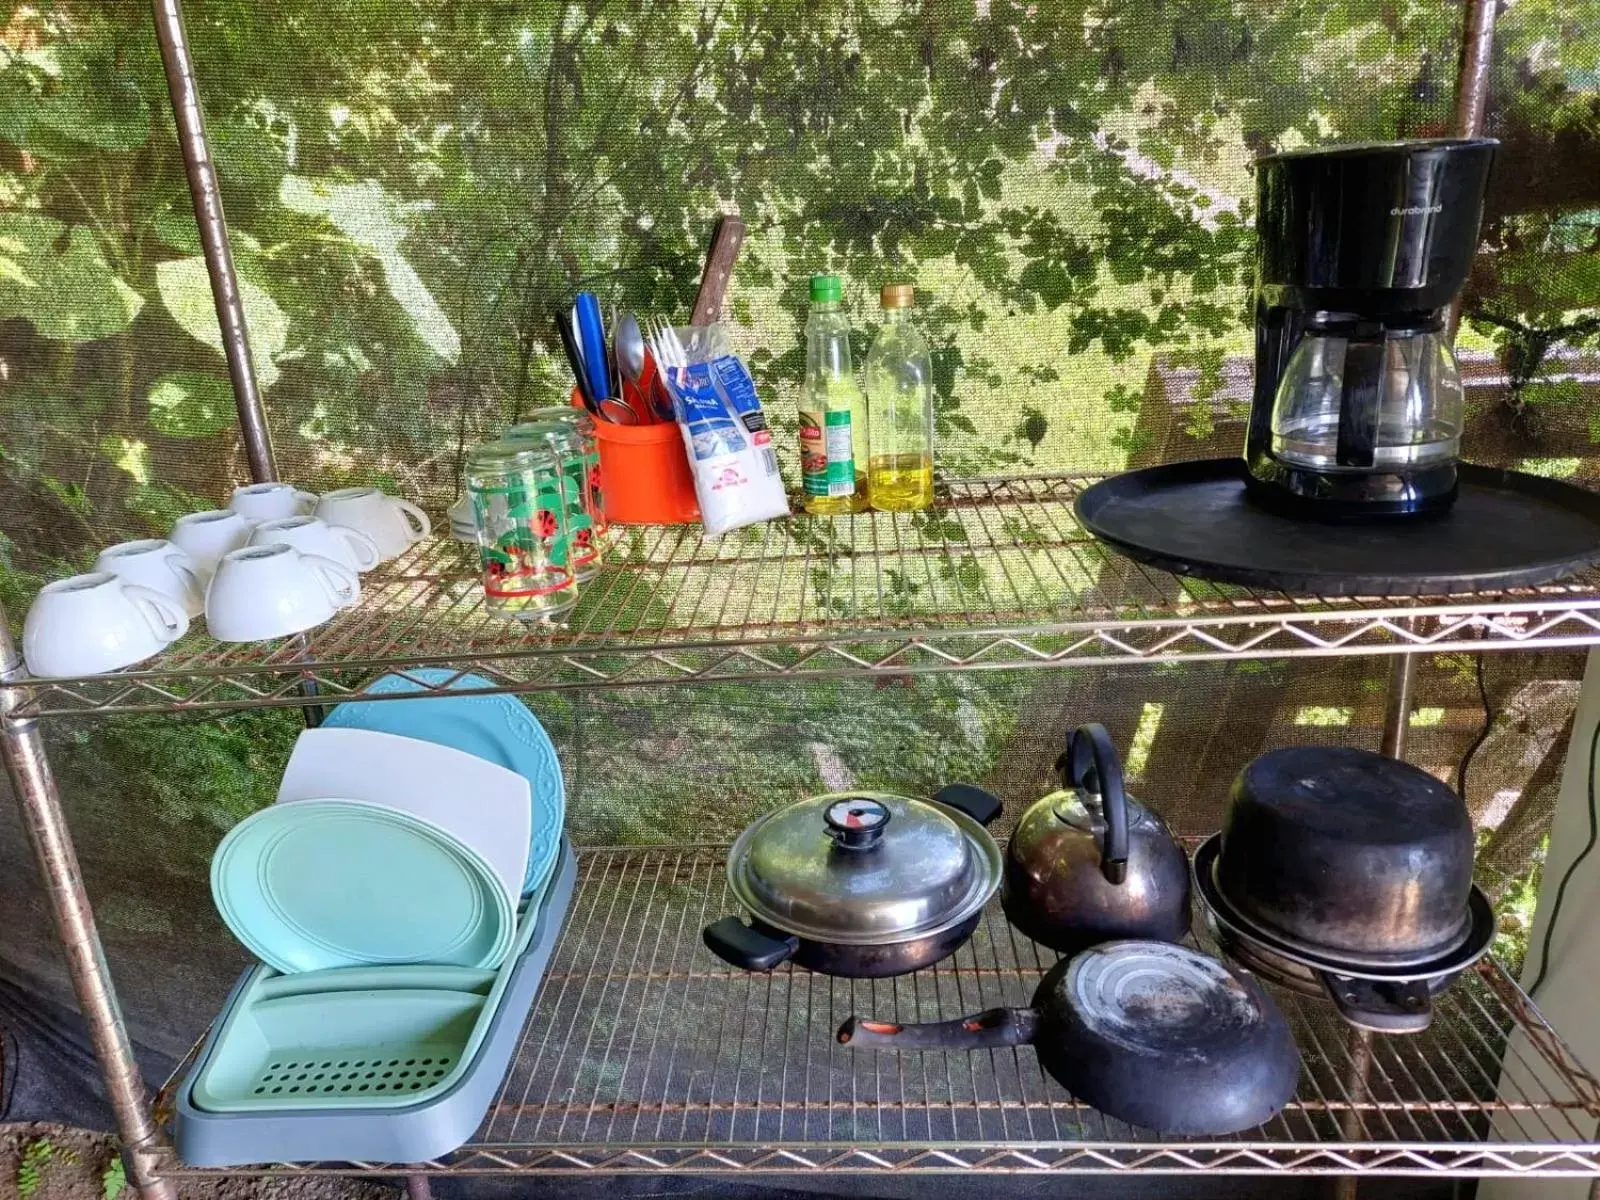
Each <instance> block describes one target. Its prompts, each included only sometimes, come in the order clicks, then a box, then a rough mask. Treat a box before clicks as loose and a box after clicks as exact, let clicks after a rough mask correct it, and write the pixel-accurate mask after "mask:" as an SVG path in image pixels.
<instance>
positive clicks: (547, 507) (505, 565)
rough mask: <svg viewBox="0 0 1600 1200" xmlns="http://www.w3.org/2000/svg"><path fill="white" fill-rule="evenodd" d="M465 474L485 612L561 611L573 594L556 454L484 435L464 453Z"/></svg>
mask: <svg viewBox="0 0 1600 1200" xmlns="http://www.w3.org/2000/svg"><path fill="white" fill-rule="evenodd" d="M465 475H466V482H467V497H468V499H469V501H470V503H471V507H472V523H473V527H474V530H475V532H476V534H477V541H478V562H479V564H480V566H481V568H482V571H483V595H484V603H485V605H486V606H487V607H488V609H489V611H490V612H492V613H494V614H496V615H497V616H502V617H509V618H512V619H514V620H518V621H550V620H555V619H557V618H559V617H561V616H562V615H563V614H564V613H566V612H567V611H568V610H569V609H571V608H572V606H573V605H574V604H576V603H577V601H578V576H577V571H576V569H575V567H574V565H573V562H572V530H571V528H570V526H569V524H568V520H567V516H568V513H569V512H570V511H571V509H572V506H573V503H574V500H572V499H569V487H568V476H567V472H566V470H565V464H564V462H563V460H562V456H561V455H560V454H558V453H557V452H556V450H555V449H554V448H553V447H551V446H550V445H549V444H547V443H544V442H532V441H509V440H502V441H498V442H487V443H485V444H484V445H481V446H475V447H473V449H472V451H471V452H470V453H469V454H468V455H467V465H466V470H465Z"/></svg>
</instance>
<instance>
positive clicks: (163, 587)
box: [94, 538, 206, 618]
mask: <svg viewBox="0 0 1600 1200" xmlns="http://www.w3.org/2000/svg"><path fill="white" fill-rule="evenodd" d="M94 569H95V570H96V571H109V572H110V573H111V574H113V575H115V576H117V577H118V578H119V579H124V580H126V581H127V582H129V583H136V584H138V585H139V586H140V587H147V588H149V589H150V590H151V591H152V592H160V593H161V594H162V595H163V596H165V597H167V599H169V600H171V601H173V602H174V603H175V604H177V605H178V606H179V607H181V608H182V609H183V612H184V615H185V616H187V617H190V618H193V617H198V616H199V615H200V614H201V613H203V612H204V611H205V609H206V585H205V581H204V580H202V579H201V578H200V571H199V568H197V567H196V566H195V562H194V559H192V558H190V557H189V556H188V555H187V554H185V553H184V552H183V551H182V550H180V549H178V547H176V546H174V545H173V544H172V543H171V542H169V541H167V540H165V539H164V538H143V539H141V540H139V541H137V542H119V543H117V545H115V546H107V547H106V548H105V549H104V550H102V551H100V557H98V558H96V559H95V560H94Z"/></svg>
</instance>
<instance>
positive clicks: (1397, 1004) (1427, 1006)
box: [1317, 971, 1433, 1033]
mask: <svg viewBox="0 0 1600 1200" xmlns="http://www.w3.org/2000/svg"><path fill="white" fill-rule="evenodd" d="M1317 977H1318V978H1319V979H1321V980H1322V987H1323V990H1325V991H1326V992H1327V993H1328V998H1329V999H1330V1000H1332V1001H1333V1003H1334V1005H1335V1007H1337V1008H1338V1010H1339V1015H1340V1016H1341V1017H1343V1018H1344V1019H1345V1020H1346V1021H1348V1022H1350V1024H1352V1025H1354V1026H1356V1027H1357V1028H1359V1029H1371V1030H1375V1031H1376V1032H1378V1033H1421V1032H1422V1031H1423V1030H1424V1029H1426V1028H1427V1027H1428V1023H1429V1022H1430V1021H1432V1020H1433V994H1432V993H1431V992H1430V991H1429V990H1428V981H1427V980H1426V979H1408V980H1405V981H1403V982H1396V983H1390V982H1387V981H1383V980H1377V979H1350V978H1348V977H1346V976H1344V975H1335V974H1333V973H1331V972H1329V971H1318V972H1317Z"/></svg>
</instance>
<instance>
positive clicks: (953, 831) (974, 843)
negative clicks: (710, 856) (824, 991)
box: [703, 784, 1001, 978]
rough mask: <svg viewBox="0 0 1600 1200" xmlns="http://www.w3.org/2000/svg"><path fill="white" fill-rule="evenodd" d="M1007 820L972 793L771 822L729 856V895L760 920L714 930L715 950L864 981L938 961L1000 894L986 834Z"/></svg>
mask: <svg viewBox="0 0 1600 1200" xmlns="http://www.w3.org/2000/svg"><path fill="white" fill-rule="evenodd" d="M999 813H1000V801H999V800H997V799H995V798H994V797H993V796H991V795H990V794H989V793H988V792H985V791H983V790H981V789H980V788H976V787H972V786H970V785H967V784H952V785H950V786H949V787H946V788H944V789H942V790H941V791H939V792H938V793H937V794H936V795H935V796H934V798H933V800H931V801H929V800H919V799H914V798H912V797H909V796H895V795H890V794H888V793H884V792H834V793H829V794H827V795H823V796H813V797H811V798H810V799H808V800H802V801H800V802H799V803H797V804H791V805H789V806H788V807H787V808H782V809H779V810H778V811H776V812H773V813H770V814H768V815H767V816H765V817H763V818H761V819H760V820H759V821H757V822H755V823H754V824H753V825H751V826H749V827H748V828H747V829H745V831H744V832H743V833H741V834H740V835H739V838H738V840H737V841H735V842H734V844H733V848H732V849H731V850H730V851H729V852H728V888H729V890H730V891H731V892H732V893H733V895H734V898H735V899H737V900H738V901H739V903H740V904H741V905H742V906H743V907H744V908H745V909H746V910H748V912H749V913H750V918H751V919H750V921H749V923H748V924H747V923H745V922H743V921H741V920H739V919H738V918H737V917H732V916H729V917H724V918H722V919H721V920H719V921H715V922H713V923H712V924H710V925H708V926H706V928H705V930H704V934H703V937H704V940H705V944H706V947H707V948H708V949H709V950H711V952H712V953H713V954H715V955H717V957H719V958H721V959H722V960H724V961H725V962H728V963H731V964H733V965H734V966H737V967H743V968H745V969H746V970H751V971H770V970H772V969H773V968H774V967H776V966H778V965H779V964H780V963H783V962H786V961H789V960H791V959H792V960H793V961H794V962H796V963H798V964H799V965H801V966H804V967H809V968H810V969H811V970H814V971H820V972H822V973H824V974H828V975H845V976H853V977H858V978H877V977H882V976H888V975H902V974H905V973H906V972H908V971H915V970H917V969H918V968H920V967H925V966H928V965H930V964H931V963H935V962H938V961H939V960H940V959H942V958H944V957H946V956H947V955H949V954H952V953H954V951H955V950H956V948H957V947H958V946H960V945H961V943H963V942H964V941H966V940H967V938H968V936H970V935H971V933H972V930H973V929H974V928H975V927H976V926H977V923H978V920H979V918H980V917H981V916H982V914H983V906H984V905H985V904H986V903H988V901H989V898H990V897H991V896H993V895H994V893H995V890H996V889H997V888H998V887H999V886H1000V874H1001V859H1000V848H999V846H997V845H996V844H995V840H994V838H992V837H990V836H989V833H988V831H987V830H986V829H985V828H984V826H985V825H986V824H988V823H989V822H990V821H992V820H993V819H994V818H995V817H996V816H998V815H999Z"/></svg>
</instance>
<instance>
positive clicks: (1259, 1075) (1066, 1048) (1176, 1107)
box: [839, 941, 1300, 1135]
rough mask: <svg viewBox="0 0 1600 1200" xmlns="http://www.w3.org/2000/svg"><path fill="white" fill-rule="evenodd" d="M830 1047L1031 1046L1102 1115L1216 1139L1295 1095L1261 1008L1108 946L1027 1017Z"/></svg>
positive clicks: (1276, 1034) (1257, 991)
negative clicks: (1217, 1136)
mask: <svg viewBox="0 0 1600 1200" xmlns="http://www.w3.org/2000/svg"><path fill="white" fill-rule="evenodd" d="M839 1041H840V1042H842V1043H844V1044H845V1045H847V1046H855V1047H857V1048H860V1049H872V1050H982V1049H990V1048H994V1047H1000V1046H1019V1045H1025V1044H1031V1045H1032V1046H1033V1047H1034V1049H1035V1050H1036V1051H1037V1052H1038V1055H1039V1062H1040V1064H1041V1065H1042V1066H1043V1067H1044V1069H1045V1070H1046V1071H1048V1072H1049V1073H1050V1075H1051V1076H1052V1077H1053V1078H1054V1079H1055V1080H1056V1081H1057V1082H1058V1083H1060V1084H1061V1085H1062V1086H1063V1087H1065V1088H1066V1089H1067V1090H1068V1091H1069V1092H1071V1093H1072V1094H1073V1095H1075V1096H1078V1097H1079V1098H1081V1099H1083V1100H1085V1101H1087V1102H1088V1103H1090V1104H1092V1105H1094V1106H1095V1107H1096V1108H1098V1109H1099V1110H1100V1111H1101V1112H1104V1113H1106V1114H1107V1115H1109V1116H1112V1117H1116V1118H1118V1119H1119V1120H1123V1121H1127V1122H1129V1123H1130V1124H1133V1125H1140V1126H1143V1127H1144V1128H1146V1129H1155V1130H1160V1131H1163V1132H1166V1133H1177V1134H1191V1135H1193V1134H1225V1133H1237V1132H1238V1131H1239V1130H1241V1129H1250V1128H1252V1127H1254V1126H1256V1125H1260V1124H1261V1123H1262V1122H1264V1121H1266V1120H1268V1119H1270V1118H1271V1117H1272V1116H1274V1115H1275V1114H1276V1113H1277V1112H1278V1110H1279V1109H1281V1108H1282V1107H1283V1106H1284V1105H1285V1104H1287V1103H1288V1102H1289V1100H1290V1099H1291V1098H1292V1097H1293V1096H1294V1090H1295V1085H1296V1083H1297V1082H1298V1081H1299V1078H1300V1054H1299V1052H1298V1051H1297V1050H1296V1049H1295V1044H1294V1038H1293V1037H1292V1036H1291V1035H1290V1033H1289V1025H1288V1022H1286V1021H1285V1020H1284V1019H1283V1014H1282V1013H1281V1012H1279V1011H1278V1006H1277V1005H1276V1004H1275V1003H1273V1000H1272V997H1270V996H1269V995H1267V993H1266V991H1265V990H1264V989H1263V988H1262V987H1261V985H1260V984H1259V983H1257V982H1256V981H1255V979H1254V978H1253V977H1252V976H1249V975H1244V974H1239V973H1236V972H1234V971H1232V970H1230V969H1229V968H1228V967H1227V966H1225V965H1224V964H1222V963H1221V962H1219V961H1218V960H1216V959H1214V958H1211V957H1209V956H1207V955H1204V954H1201V953H1199V952H1198V951H1195V950H1191V949H1189V948H1188V947H1187V946H1175V945H1172V944H1170V943H1167V942H1148V941H1124V942H1107V943H1106V944H1104V945H1101V946H1096V947H1094V948H1092V949H1089V950H1086V951H1084V952H1083V953H1082V954H1080V955H1078V956H1077V957H1076V958H1073V959H1071V960H1063V961H1062V962H1058V963H1057V964H1056V965H1055V966H1054V967H1052V968H1051V969H1050V970H1049V971H1048V972H1047V973H1046V974H1045V976H1044V978H1043V979H1042V980H1040V981H1039V987H1038V990H1036V991H1035V992H1034V995H1033V1006H1032V1007H1031V1008H991V1009H989V1010H987V1011H986V1012H981V1013H974V1014H973V1015H972V1016H968V1017H958V1018H956V1019H955V1020H953V1021H937V1022H933V1023H930V1024H926V1025H896V1024H892V1023H889V1022H884V1021H870V1020H865V1019H863V1018H861V1017H851V1018H850V1019H849V1020H848V1021H846V1022H845V1023H844V1024H843V1025H842V1026H840V1028H839Z"/></svg>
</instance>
